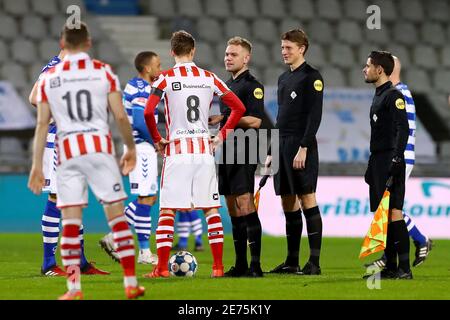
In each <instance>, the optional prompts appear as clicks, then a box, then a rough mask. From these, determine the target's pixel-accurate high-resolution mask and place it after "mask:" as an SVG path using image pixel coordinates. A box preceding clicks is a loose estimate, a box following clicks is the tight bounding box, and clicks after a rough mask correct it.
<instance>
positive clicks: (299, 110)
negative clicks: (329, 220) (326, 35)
mask: <svg viewBox="0 0 450 320" xmlns="http://www.w3.org/2000/svg"><path fill="white" fill-rule="evenodd" d="M308 45H309V42H308V37H307V35H306V34H305V32H304V31H303V30H300V29H294V30H290V31H288V32H285V33H283V34H282V36H281V53H282V56H283V60H284V63H285V64H287V65H289V67H290V70H288V71H286V72H285V73H283V74H282V75H281V76H280V77H279V79H278V107H279V109H278V116H277V125H276V128H277V129H278V130H279V135H280V143H279V156H280V159H279V160H280V161H279V171H278V172H276V173H275V176H274V185H275V193H276V194H277V195H281V203H282V206H283V211H284V214H285V217H286V238H287V258H286V260H285V262H283V263H282V264H280V265H279V266H277V267H276V268H275V269H273V270H271V271H270V272H271V273H294V274H305V275H319V274H320V273H321V270H320V265H319V257H320V249H321V244H322V218H321V216H320V211H319V207H318V206H317V202H316V195H315V192H316V186H317V177H318V174H319V155H318V149H317V140H316V133H317V130H318V129H319V125H320V122H321V118H322V103H323V89H324V84H323V80H322V76H321V75H320V73H319V72H318V71H317V70H316V69H314V68H313V67H311V66H310V65H309V64H307V63H306V62H305V58H304V55H305V54H306V52H307V51H308ZM271 161H272V157H271V156H268V158H267V160H266V166H269V165H270V163H271ZM302 209H303V214H304V215H305V219H306V227H307V230H308V240H309V248H310V257H309V261H308V262H307V263H306V264H305V266H304V267H303V269H300V266H299V251H300V239H301V236H302V229H303V222H302Z"/></svg>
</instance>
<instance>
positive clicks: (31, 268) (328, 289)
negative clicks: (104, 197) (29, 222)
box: [0, 234, 450, 300]
mask: <svg viewBox="0 0 450 320" xmlns="http://www.w3.org/2000/svg"><path fill="white" fill-rule="evenodd" d="M101 236H102V235H100V234H88V235H85V246H86V255H87V258H88V259H89V260H91V261H96V262H97V266H98V267H99V268H101V269H106V270H108V271H111V273H112V274H111V275H109V276H82V279H81V281H82V289H83V293H84V297H85V299H103V300H112V299H124V298H125V296H124V291H123V284H122V283H123V282H122V281H123V280H122V271H121V268H120V265H119V264H118V263H116V262H114V261H112V260H111V259H110V258H109V257H108V256H107V255H106V254H105V253H104V252H103V251H102V250H101V249H100V247H99V246H98V239H100V237H101ZM361 241H362V240H361V239H350V238H325V239H324V241H323V246H322V257H321V267H322V273H323V274H322V275H321V276H294V275H272V274H269V275H266V276H265V277H264V278H262V279H247V278H238V279H230V278H221V279H211V278H210V273H211V262H212V257H211V254H210V251H209V247H208V242H207V239H204V244H205V249H206V250H205V251H204V252H192V253H193V254H194V255H195V256H196V258H197V260H198V262H199V269H198V272H197V274H196V275H195V277H193V278H183V277H171V278H169V279H144V278H143V277H142V275H143V274H144V273H148V272H150V271H151V269H152V267H151V266H146V265H137V275H138V279H139V282H140V284H141V285H143V286H145V287H146V289H147V291H146V294H145V297H144V299H152V300H154V299H158V300H160V299H171V300H186V299H193V300H195V299H205V300H210V299H238V300H239V299H241V300H244V299H245V300H247V299H275V300H277V299H282V300H288V299H450V290H449V288H450V267H449V264H448V262H449V261H450V241H448V240H436V241H435V245H436V247H435V248H434V250H433V251H432V252H431V254H430V256H429V258H428V259H427V260H426V261H425V263H424V264H422V265H421V266H419V267H417V268H413V274H414V280H412V281H404V280H403V281H400V280H389V281H388V280H385V281H382V282H381V289H379V290H369V289H368V288H367V285H366V281H365V280H363V279H362V278H361V276H362V275H363V273H364V271H365V269H364V267H363V266H362V265H363V262H367V261H369V260H371V259H372V257H369V258H367V259H366V260H364V261H360V260H359V259H358V254H359V250H360V246H361ZM151 243H152V245H153V244H154V237H152V242H151ZM232 243H233V242H232V239H231V236H230V235H227V236H226V237H225V248H224V264H225V268H226V270H227V269H228V268H229V267H230V266H231V265H232V264H233V263H234V249H233V244H232ZM192 247H193V243H192V242H190V246H189V248H192ZM285 248H286V244H285V239H284V238H275V237H268V236H264V238H263V245H262V267H263V270H265V271H268V270H270V269H272V268H273V267H275V266H276V265H278V264H279V263H281V262H282V261H283V260H284V258H285V251H286V249H285ZM308 251H309V249H308V240H307V239H306V238H303V239H302V250H301V252H302V255H301V260H300V262H301V265H302V266H303V264H304V263H305V262H306V260H307V253H308ZM0 252H1V255H0V299H2V300H3V299H55V298H57V297H58V296H59V295H61V294H62V293H64V292H65V290H66V286H65V282H66V281H65V278H62V277H57V278H50V277H43V276H40V274H39V268H40V264H41V259H42V244H41V236H40V235H39V234H0ZM58 252H59V250H58ZM413 252H414V246H413V245H411V257H412V258H413ZM374 256H376V257H378V256H379V255H378V254H376V255H374ZM58 261H60V259H59V254H58ZM411 261H412V260H411Z"/></svg>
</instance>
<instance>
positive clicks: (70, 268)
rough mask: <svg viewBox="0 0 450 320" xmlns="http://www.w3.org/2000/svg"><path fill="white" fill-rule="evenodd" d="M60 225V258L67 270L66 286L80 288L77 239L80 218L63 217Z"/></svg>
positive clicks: (79, 254)
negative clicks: (61, 227)
mask: <svg viewBox="0 0 450 320" xmlns="http://www.w3.org/2000/svg"><path fill="white" fill-rule="evenodd" d="M62 225H63V231H62V237H61V259H62V263H63V266H64V267H65V269H66V272H67V288H68V289H69V291H73V290H81V280H80V257H81V241H80V239H79V232H80V225H81V219H63V221H62Z"/></svg>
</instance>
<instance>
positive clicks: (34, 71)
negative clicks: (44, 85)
mask: <svg viewBox="0 0 450 320" xmlns="http://www.w3.org/2000/svg"><path fill="white" fill-rule="evenodd" d="M46 63H47V62H42V61H36V62H34V63H33V64H32V65H31V67H30V68H29V69H28V79H30V84H31V83H33V84H34V82H36V81H37V79H38V78H39V75H40V74H41V72H42V68H43V67H44V65H45V64H46Z"/></svg>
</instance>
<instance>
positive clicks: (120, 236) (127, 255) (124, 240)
mask: <svg viewBox="0 0 450 320" xmlns="http://www.w3.org/2000/svg"><path fill="white" fill-rule="evenodd" d="M108 224H109V227H110V228H111V230H112V232H113V238H114V247H115V249H116V251H117V254H118V255H119V258H120V264H121V265H122V269H123V274H124V278H123V282H124V285H125V287H129V286H132V287H136V286H137V279H136V263H135V259H134V240H133V234H132V233H131V230H130V228H129V227H128V223H127V219H126V218H125V215H121V216H119V217H117V218H114V219H113V220H110V221H109V222H108Z"/></svg>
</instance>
